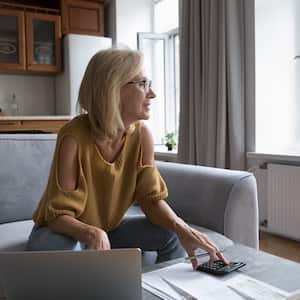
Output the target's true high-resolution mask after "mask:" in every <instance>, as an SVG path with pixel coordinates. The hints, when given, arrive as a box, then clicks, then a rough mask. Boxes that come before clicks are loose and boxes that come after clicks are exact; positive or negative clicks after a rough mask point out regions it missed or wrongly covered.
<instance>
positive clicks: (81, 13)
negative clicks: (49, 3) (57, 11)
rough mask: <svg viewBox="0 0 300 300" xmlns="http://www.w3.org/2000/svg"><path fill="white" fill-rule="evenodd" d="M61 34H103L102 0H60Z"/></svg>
mask: <svg viewBox="0 0 300 300" xmlns="http://www.w3.org/2000/svg"><path fill="white" fill-rule="evenodd" d="M61 13H62V31H63V34H67V33H77V34H88V35H99V36H103V35H104V1H102V0H61Z"/></svg>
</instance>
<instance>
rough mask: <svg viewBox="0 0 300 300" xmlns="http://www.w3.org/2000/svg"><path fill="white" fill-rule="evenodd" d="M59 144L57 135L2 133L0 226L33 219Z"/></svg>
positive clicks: (0, 143) (0, 149)
mask: <svg viewBox="0 0 300 300" xmlns="http://www.w3.org/2000/svg"><path fill="white" fill-rule="evenodd" d="M55 143H56V134H35V135H33V134H0V207H1V209H0V224H1V223H6V222H14V221H23V220H29V219H31V218H32V212H33V211H34V209H35V207H36V206H37V203H38V202H39V200H40V198H41V195H42V193H43V191H44V189H45V186H46V183H47V179H48V174H49V169H50V165H51V161H52V156H53V151H54V147H55Z"/></svg>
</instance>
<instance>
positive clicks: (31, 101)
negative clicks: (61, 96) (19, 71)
mask: <svg viewBox="0 0 300 300" xmlns="http://www.w3.org/2000/svg"><path fill="white" fill-rule="evenodd" d="M13 93H15V95H16V99H17V102H18V105H19V114H20V115H53V114H55V77H52V76H29V75H6V74H5V75H3V74H0V108H2V110H3V111H7V110H9V101H10V99H11V96H12V94H13Z"/></svg>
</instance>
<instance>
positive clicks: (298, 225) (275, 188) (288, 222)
mask: <svg viewBox="0 0 300 300" xmlns="http://www.w3.org/2000/svg"><path fill="white" fill-rule="evenodd" d="M267 169H268V175H267V176H268V180H267V182H268V185H267V211H268V231H270V232H273V233H277V234H279V235H282V236H286V237H289V238H292V239H296V240H300V166H289V165H280V164H268V168H267Z"/></svg>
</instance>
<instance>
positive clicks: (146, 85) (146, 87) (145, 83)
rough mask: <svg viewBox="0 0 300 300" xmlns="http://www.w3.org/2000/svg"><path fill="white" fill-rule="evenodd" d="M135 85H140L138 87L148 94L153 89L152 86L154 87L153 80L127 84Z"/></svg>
mask: <svg viewBox="0 0 300 300" xmlns="http://www.w3.org/2000/svg"><path fill="white" fill-rule="evenodd" d="M134 83H138V85H139V86H140V87H142V88H143V89H144V90H145V92H146V93H148V92H149V90H150V89H151V85H152V80H150V79H147V78H145V79H142V80H135V81H129V82H127V84H134Z"/></svg>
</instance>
